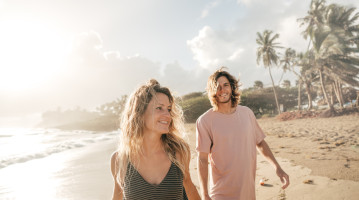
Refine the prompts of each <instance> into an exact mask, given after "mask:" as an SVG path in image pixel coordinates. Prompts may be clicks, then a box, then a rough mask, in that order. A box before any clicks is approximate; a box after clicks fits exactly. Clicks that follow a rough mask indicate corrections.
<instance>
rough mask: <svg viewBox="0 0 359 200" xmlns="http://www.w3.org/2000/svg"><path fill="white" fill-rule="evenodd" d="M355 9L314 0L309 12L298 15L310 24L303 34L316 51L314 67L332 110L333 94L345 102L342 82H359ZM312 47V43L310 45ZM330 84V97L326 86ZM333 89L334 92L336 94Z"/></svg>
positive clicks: (350, 83)
mask: <svg viewBox="0 0 359 200" xmlns="http://www.w3.org/2000/svg"><path fill="white" fill-rule="evenodd" d="M354 10H355V9H353V8H349V9H347V8H345V7H342V6H339V5H337V4H331V5H329V6H326V5H325V1H324V0H312V2H311V7H310V10H309V12H308V14H309V15H308V16H306V17H305V18H302V19H299V20H301V21H302V25H304V24H307V28H306V30H305V31H304V32H303V36H304V38H307V36H310V43H311V44H312V49H311V51H312V52H313V55H314V62H313V63H312V68H313V69H314V70H315V71H316V72H317V73H318V75H319V80H320V85H321V88H322V93H323V96H324V99H325V101H326V103H327V104H328V107H329V109H330V110H333V109H334V108H333V103H334V101H333V96H334V94H335V95H336V97H337V100H338V101H339V103H340V105H341V106H342V105H343V97H342V92H341V91H342V85H343V83H344V84H348V85H352V86H357V85H358V74H359V69H358V65H359V59H358V57H357V56H355V52H358V51H357V50H358V25H357V24H355V22H356V20H357V19H358V17H359V14H358V13H355V14H353V12H354ZM308 47H309V46H308ZM328 84H329V85H330V86H331V87H330V88H329V89H330V91H332V92H331V93H332V95H331V96H330V97H331V100H329V94H328V92H327V89H326V85H328ZM333 93H334V94H333Z"/></svg>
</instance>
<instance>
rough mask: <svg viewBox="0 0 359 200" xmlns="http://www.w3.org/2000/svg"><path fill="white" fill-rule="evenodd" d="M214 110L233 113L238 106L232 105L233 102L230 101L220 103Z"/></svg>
mask: <svg viewBox="0 0 359 200" xmlns="http://www.w3.org/2000/svg"><path fill="white" fill-rule="evenodd" d="M214 111H215V112H219V113H223V114H232V113H234V112H235V111H236V107H232V102H231V101H229V102H227V103H219V104H218V108H217V109H216V110H214Z"/></svg>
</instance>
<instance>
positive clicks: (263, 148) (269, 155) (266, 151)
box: [257, 140, 289, 189]
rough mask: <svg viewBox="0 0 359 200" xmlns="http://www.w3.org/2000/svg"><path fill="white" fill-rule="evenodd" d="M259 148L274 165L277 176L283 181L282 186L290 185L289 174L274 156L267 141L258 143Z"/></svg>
mask: <svg viewBox="0 0 359 200" xmlns="http://www.w3.org/2000/svg"><path fill="white" fill-rule="evenodd" d="M257 150H258V151H259V153H260V154H262V156H264V158H265V159H266V160H267V161H268V162H269V163H270V164H271V165H272V166H273V167H274V169H275V171H276V173H277V176H278V177H279V178H280V180H281V181H282V183H283V186H282V188H283V189H285V188H287V187H288V185H289V176H288V175H287V174H286V173H285V172H284V171H283V170H282V168H281V167H280V165H279V164H278V162H277V160H276V159H275V158H274V155H273V153H272V151H271V150H270V148H269V146H268V144H267V142H266V141H264V140H262V141H261V142H260V143H258V144H257Z"/></svg>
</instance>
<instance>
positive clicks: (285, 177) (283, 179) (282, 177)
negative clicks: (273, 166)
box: [276, 167, 289, 189]
mask: <svg viewBox="0 0 359 200" xmlns="http://www.w3.org/2000/svg"><path fill="white" fill-rule="evenodd" d="M276 173H277V176H278V177H279V179H280V181H281V182H282V183H283V185H282V188H283V189H285V188H287V187H288V185H289V176H288V174H286V173H285V172H284V171H283V170H282V168H280V167H279V168H277V170H276Z"/></svg>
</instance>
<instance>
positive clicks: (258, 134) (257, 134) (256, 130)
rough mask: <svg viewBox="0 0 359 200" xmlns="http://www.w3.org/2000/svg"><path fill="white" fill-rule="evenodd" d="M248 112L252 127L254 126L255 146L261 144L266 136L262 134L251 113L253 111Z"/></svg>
mask: <svg viewBox="0 0 359 200" xmlns="http://www.w3.org/2000/svg"><path fill="white" fill-rule="evenodd" d="M248 110H249V112H250V114H249V115H250V116H251V120H252V122H253V126H254V133H255V138H256V144H259V143H260V142H262V140H263V139H264V138H265V137H266V135H265V134H264V132H263V130H262V128H261V127H260V126H259V124H258V122H257V119H256V117H255V115H254V113H253V111H252V110H251V109H248Z"/></svg>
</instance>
